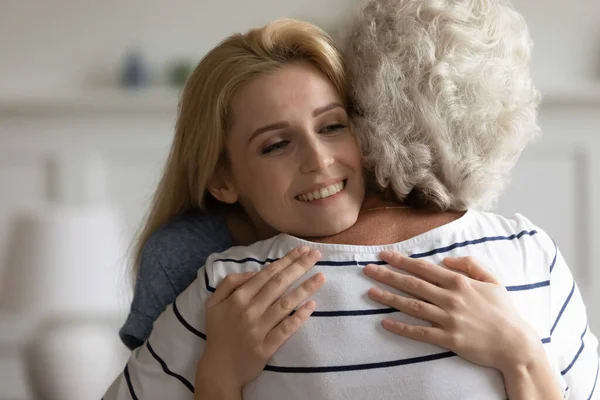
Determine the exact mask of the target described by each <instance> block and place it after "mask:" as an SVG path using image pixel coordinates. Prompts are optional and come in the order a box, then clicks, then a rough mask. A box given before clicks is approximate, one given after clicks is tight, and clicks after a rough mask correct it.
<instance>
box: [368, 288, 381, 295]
mask: <svg viewBox="0 0 600 400" xmlns="http://www.w3.org/2000/svg"><path fill="white" fill-rule="evenodd" d="M369 294H370V295H371V296H373V297H381V296H382V295H383V290H381V289H379V288H376V287H374V288H371V289H369Z"/></svg>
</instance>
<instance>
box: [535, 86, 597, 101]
mask: <svg viewBox="0 0 600 400" xmlns="http://www.w3.org/2000/svg"><path fill="white" fill-rule="evenodd" d="M541 92H542V107H600V82H599V83H597V82H591V83H590V84H587V85H583V84H582V85H577V86H572V87H567V88H547V89H546V90H543V89H542V90H541Z"/></svg>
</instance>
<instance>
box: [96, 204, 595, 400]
mask: <svg viewBox="0 0 600 400" xmlns="http://www.w3.org/2000/svg"><path fill="white" fill-rule="evenodd" d="M304 244H309V245H310V246H311V247H313V248H314V247H317V248H319V250H321V254H322V259H321V261H320V262H319V263H318V264H317V265H316V266H315V267H314V269H313V272H317V271H321V272H323V273H325V274H326V275H327V279H328V282H327V285H326V286H325V287H324V288H323V289H322V290H321V291H320V292H319V293H317V295H315V296H314V299H315V301H316V302H317V310H316V311H315V313H314V314H313V316H314V317H315V318H311V319H310V320H309V321H308V322H307V324H306V325H305V326H304V327H303V328H302V329H301V330H300V331H299V332H298V333H297V334H296V335H294V336H293V337H292V338H291V339H290V340H289V341H288V342H287V343H286V344H284V346H282V347H281V348H280V349H279V351H278V352H277V353H276V354H275V356H274V357H273V358H272V359H271V360H269V363H268V365H267V366H266V367H265V369H264V372H263V373H261V374H260V376H259V377H258V378H257V379H256V380H255V381H253V382H252V383H250V384H249V385H247V386H246V387H245V389H244V398H245V399H250V400H252V399H263V398H284V397H285V398H287V399H300V398H307V397H308V398H315V399H321V398H322V399H324V398H340V397H344V398H350V399H352V398H354V399H362V398H373V397H377V398H379V399H386V398H390V399H391V398H397V395H398V393H400V392H401V393H403V397H405V398H412V397H417V396H418V397H419V398H423V399H441V398H476V399H504V398H506V394H505V392H504V388H503V381H502V377H501V376H500V374H499V373H498V372H497V371H494V370H491V369H487V368H480V367H477V366H475V365H473V364H471V363H468V362H465V361H464V360H462V359H461V358H459V357H456V356H455V354H454V353H452V352H448V351H446V350H444V349H440V348H437V347H435V346H431V345H427V344H424V343H418V342H414V341H409V340H407V339H404V338H400V337H398V336H394V335H392V334H391V333H389V332H387V331H384V330H383V329H382V328H381V326H380V321H381V319H382V318H384V317H389V318H395V319H399V320H403V321H407V322H409V323H421V324H423V323H425V322H424V321H419V320H417V319H414V318H412V317H409V316H407V315H405V314H403V313H400V312H397V311H396V310H393V309H390V308H382V307H380V306H378V304H377V303H374V302H372V301H371V300H370V299H368V297H367V296H365V293H366V291H367V290H368V288H370V287H372V286H374V285H377V284H376V283H374V282H373V281H369V280H368V279H367V278H366V277H365V276H364V274H362V271H361V268H362V267H364V266H365V265H367V264H369V263H377V264H380V265H383V264H384V263H382V262H381V261H379V260H378V259H377V254H378V253H379V252H380V251H383V250H396V251H400V252H403V253H404V254H409V255H410V256H411V257H414V258H424V259H427V260H429V261H432V262H436V263H438V262H440V261H441V259H442V258H443V257H445V256H462V255H470V256H473V257H475V258H476V259H478V260H479V261H481V262H482V264H483V265H485V266H486V267H488V268H490V269H491V270H492V272H493V273H494V274H495V275H496V276H497V277H498V278H499V279H500V281H501V282H503V284H504V285H505V287H506V289H507V291H509V293H510V294H511V296H512V298H513V301H514V303H515V305H516V306H517V308H518V309H519V311H520V312H521V313H522V315H523V316H524V317H525V318H526V319H527V320H528V321H530V322H531V324H532V325H533V326H534V328H535V329H536V330H537V332H538V334H539V335H540V337H541V338H542V339H541V340H542V342H543V343H544V344H545V346H544V347H545V348H546V350H547V352H548V355H549V356H550V357H551V359H552V360H553V362H554V364H555V365H554V367H555V369H556V374H557V377H560V379H561V384H562V386H563V388H564V390H565V392H567V391H568V392H569V398H570V399H592V398H594V396H595V395H597V393H596V391H595V388H596V383H597V380H598V368H599V365H600V364H599V362H598V355H597V353H596V351H597V340H596V338H595V336H593V335H592V334H591V332H590V331H589V327H588V325H587V317H586V314H585V307H584V305H583V302H582V300H581V296H580V295H579V292H578V290H577V286H576V284H575V282H574V280H573V278H572V276H571V274H570V271H569V269H568V267H567V265H566V264H565V263H564V260H563V259H562V256H561V255H560V252H559V250H558V248H557V247H556V244H555V243H554V242H552V241H551V240H550V238H548V237H547V235H546V234H545V233H544V232H543V231H541V230H540V229H539V228H537V227H535V226H533V225H532V224H531V223H530V222H529V221H528V220H526V219H525V218H523V217H521V216H516V217H515V219H514V220H506V219H504V218H501V217H498V216H495V215H493V214H487V213H478V212H474V211H469V212H468V213H467V214H466V215H465V216H463V217H462V218H461V219H459V220H457V221H455V222H453V223H451V224H448V225H445V226H443V227H440V228H437V229H434V230H432V231H430V232H427V233H426V234H424V235H419V236H417V237H415V238H413V239H411V240H408V241H405V242H401V243H398V244H395V245H389V246H345V245H324V244H313V243H306V242H304V241H302V240H300V239H297V238H294V237H292V236H289V235H279V236H277V237H276V238H273V239H270V240H267V241H263V242H259V243H256V244H255V245H253V246H250V247H246V248H242V247H235V248H232V249H230V250H228V251H227V252H225V253H222V254H218V255H213V256H211V257H210V258H209V260H208V262H207V265H206V267H205V268H202V269H201V270H200V271H199V274H198V279H197V280H196V281H195V282H194V283H193V284H192V285H191V286H190V287H189V288H188V289H186V291H184V292H183V293H182V294H181V295H180V296H179V297H178V299H177V300H176V302H175V303H173V305H172V307H169V308H168V309H167V311H165V312H164V313H163V314H162V315H161V316H160V318H159V319H158V320H157V321H156V323H155V325H154V331H153V333H152V335H151V336H150V339H149V340H148V342H147V343H146V346H144V347H142V348H140V349H138V350H136V351H135V352H134V354H133V355H132V358H131V360H130V362H129V364H128V366H127V367H126V369H125V370H124V372H123V374H122V376H121V377H119V379H117V381H116V382H115V383H114V384H113V386H112V387H111V389H110V390H109V391H108V392H107V394H106V396H105V398H106V399H107V400H110V399H136V398H144V399H146V398H157V399H158V398H172V399H193V392H194V386H193V384H192V382H194V376H195V367H196V363H197V361H198V359H199V357H200V356H201V354H202V352H203V349H204V346H205V341H206V339H207V338H206V334H205V333H204V332H206V327H205V320H204V317H203V314H202V312H203V307H204V306H203V303H204V301H205V300H206V299H207V298H208V297H209V296H210V295H211V294H212V292H214V288H215V286H217V285H218V283H219V282H220V281H221V280H222V279H223V278H224V277H225V276H226V275H227V274H228V273H233V272H245V271H258V270H259V269H260V268H262V267H263V266H264V265H266V264H268V263H270V262H273V261H275V260H277V259H278V258H280V257H282V256H283V255H285V254H286V253H287V252H288V251H289V250H290V249H292V248H294V247H297V246H299V245H304ZM299 283H300V282H299ZM299 283H298V284H299ZM384 314H386V315H385V316H384ZM411 393H412V394H414V395H413V396H411Z"/></svg>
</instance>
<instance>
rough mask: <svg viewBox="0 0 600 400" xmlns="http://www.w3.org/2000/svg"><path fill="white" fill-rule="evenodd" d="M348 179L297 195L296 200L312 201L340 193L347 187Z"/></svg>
mask: <svg viewBox="0 0 600 400" xmlns="http://www.w3.org/2000/svg"><path fill="white" fill-rule="evenodd" d="M346 183H347V180H343V181H340V182H337V183H333V184H331V185H329V186H327V187H324V188H321V189H319V190H313V191H312V192H307V193H303V194H301V195H298V196H296V200H299V201H303V202H311V201H313V200H319V199H325V198H327V197H330V196H333V195H334V194H338V193H339V192H341V191H342V190H343V189H344V188H345V187H346Z"/></svg>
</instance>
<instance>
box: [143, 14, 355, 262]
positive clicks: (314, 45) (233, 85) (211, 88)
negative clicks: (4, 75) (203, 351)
mask: <svg viewBox="0 0 600 400" xmlns="http://www.w3.org/2000/svg"><path fill="white" fill-rule="evenodd" d="M297 61H305V62H309V63H311V64H313V65H314V66H315V67H316V68H317V69H319V70H320V71H321V72H322V73H323V74H324V75H325V76H327V78H328V79H329V80H330V81H331V82H332V84H333V85H334V86H335V88H336V89H337V90H338V91H339V93H340V94H341V95H342V97H343V98H344V99H345V98H346V97H347V93H346V90H347V84H346V75H345V67H344V65H343V61H342V55H341V53H340V52H339V50H338V49H337V48H336V47H335V45H334V44H333V41H332V39H331V38H330V37H329V35H328V34H327V33H325V32H324V31H323V30H321V29H319V28H318V27H316V26H315V25H312V24H310V23H308V22H303V21H296V20H292V19H280V20H276V21H273V22H271V23H269V24H267V25H265V26H263V27H260V28H256V29H251V30H249V31H248V32H246V33H244V34H234V35H232V36H230V37H228V38H226V39H225V40H224V41H222V42H221V43H219V44H218V45H217V46H216V47H215V48H213V49H212V50H211V51H209V52H208V53H207V54H206V55H205V56H204V58H203V59H202V60H201V61H200V63H199V64H198V66H197V67H196V69H195V70H194V72H193V73H192V75H191V76H190V78H189V79H188V81H187V82H186V85H185V88H184V90H183V93H182V96H181V100H180V104H179V115H178V119H177V126H176V131H175V137H174V139H173V144H172V146H171V152H170V154H169V157H168V159H167V162H166V165H165V168H164V171H163V176H162V178H161V181H160V183H159V185H158V188H157V189H156V192H155V194H154V198H153V200H152V205H151V209H150V213H149V215H148V218H147V220H146V221H145V224H144V226H143V228H142V230H141V232H140V234H139V237H138V239H137V246H136V255H135V258H136V260H135V263H134V271H136V270H137V267H138V266H139V260H140V257H141V252H142V248H143V246H144V244H145V243H146V241H147V240H148V238H149V237H150V235H151V234H152V233H153V232H155V231H156V230H157V229H158V228H159V227H160V226H161V225H163V224H165V223H166V222H168V221H169V220H171V219H172V218H174V217H176V216H178V215H180V214H183V213H185V212H188V211H190V210H192V209H206V208H210V204H207V203H210V200H211V196H210V194H209V193H208V192H207V185H208V182H209V179H210V178H211V177H212V175H213V173H214V172H215V170H216V168H217V166H218V164H219V163H220V162H224V160H226V157H225V143H226V136H227V131H228V129H229V125H230V123H231V110H230V103H231V100H232V98H233V96H234V94H235V93H236V91H237V90H238V89H239V88H240V87H241V86H242V85H244V84H246V83H248V82H249V81H250V80H252V79H253V78H255V77H256V76H258V75H259V74H263V73H268V72H271V71H274V70H276V69H278V68H281V67H283V66H285V65H287V64H289V63H292V62H297ZM212 200H213V203H214V202H216V200H215V199H212Z"/></svg>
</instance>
